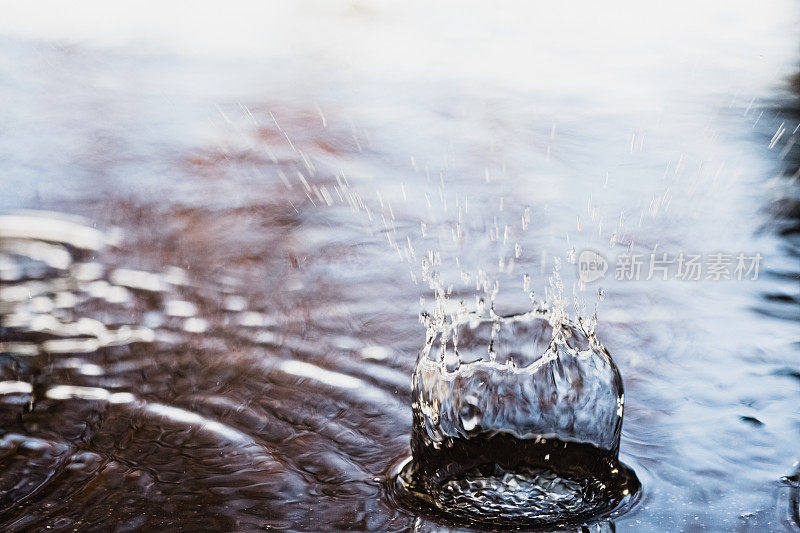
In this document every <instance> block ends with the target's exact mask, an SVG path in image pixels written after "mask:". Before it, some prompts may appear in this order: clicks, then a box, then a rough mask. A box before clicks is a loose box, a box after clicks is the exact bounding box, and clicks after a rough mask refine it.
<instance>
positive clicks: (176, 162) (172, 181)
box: [0, 1, 800, 531]
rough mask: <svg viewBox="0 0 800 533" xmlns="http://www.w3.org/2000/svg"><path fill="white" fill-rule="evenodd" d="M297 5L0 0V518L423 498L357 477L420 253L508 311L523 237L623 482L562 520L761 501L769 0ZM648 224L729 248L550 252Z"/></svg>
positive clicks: (406, 515)
mask: <svg viewBox="0 0 800 533" xmlns="http://www.w3.org/2000/svg"><path fill="white" fill-rule="evenodd" d="M298 9H299V10H298V11H297V12H294V11H291V10H290V11H291V12H289V13H287V12H284V11H280V10H278V11H276V12H275V13H267V14H264V13H261V12H259V13H257V14H256V15H258V16H256V15H253V14H249V15H248V13H249V12H247V10H245V11H244V12H243V13H239V14H237V16H236V17H234V19H235V21H236V23H237V24H236V25H234V24H232V23H231V22H232V20H233V19H230V18H229V17H227V18H226V17H224V16H221V18H220V19H219V20H218V21H217V22H216V23H215V24H216V25H218V28H217V26H215V24H211V26H209V27H203V26H202V25H198V22H197V19H198V17H200V18H202V17H201V15H202V13H203V12H204V11H203V10H198V11H197V12H191V10H187V12H186V13H182V14H181V16H182V17H185V18H184V19H182V20H183V22H184V23H185V25H184V26H181V25H180V24H175V25H174V27H170V25H169V21H170V20H176V19H173V18H170V17H174V16H175V14H174V13H169V12H167V13H165V14H164V17H163V18H159V17H145V18H146V19H147V20H146V23H145V22H141V23H139V22H137V20H139V18H138V17H137V16H133V15H135V10H133V11H132V15H131V17H129V20H128V22H127V23H125V24H123V23H121V22H119V21H116V22H113V21H112V22H107V24H108V26H103V27H105V28H106V30H104V31H103V32H100V33H99V34H96V33H94V32H93V31H90V30H87V29H86V27H85V26H84V25H82V24H81V22H80V21H81V20H83V19H82V18H81V17H88V18H86V20H89V21H91V20H93V19H92V18H91V16H89V15H90V14H87V13H81V11H80V10H77V12H76V13H77V14H66V15H64V17H65V19H64V20H65V21H64V24H63V25H62V26H58V27H59V28H60V29H58V30H57V31H56V30H53V29H52V28H50V27H49V26H47V25H44V26H42V28H39V29H36V28H34V29H31V28H30V27H29V25H24V24H19V25H13V24H12V23H3V26H2V29H3V32H2V34H0V35H1V36H0V100H2V102H4V103H3V105H2V106H0V207H2V209H4V212H5V214H4V215H3V218H0V280H1V282H2V286H1V287H0V315H2V316H1V317H0V320H2V322H0V342H2V344H0V351H1V352H2V354H1V355H0V432H1V434H0V528H2V529H3V530H6V531H39V530H45V529H47V528H49V530H55V531H73V530H76V529H77V530H86V531H107V530H118V531H134V530H142V531H147V530H154V529H161V530H164V531H173V530H184V531H206V530H208V531H222V530H239V531H252V530H265V529H285V530H293V531H324V530H357V531H404V530H415V531H434V530H443V531H447V530H454V529H458V526H457V525H454V524H452V523H450V522H448V521H447V520H443V521H442V520H439V519H437V518H436V517H435V516H431V515H430V513H428V512H427V511H425V510H424V509H423V508H422V507H420V508H419V509H418V510H416V511H415V510H414V508H413V507H411V508H409V506H407V505H401V504H399V502H398V500H397V499H396V498H395V496H394V495H393V493H392V490H393V489H392V485H391V482H390V480H391V475H392V474H393V473H395V472H396V469H397V467H398V464H399V462H400V461H402V460H403V459H404V458H405V457H407V456H408V455H409V454H410V436H411V429H412V428H411V426H412V416H411V408H410V405H411V400H412V398H411V388H410V385H411V374H412V371H413V368H414V364H415V360H416V357H417V354H418V353H419V350H420V348H421V347H422V346H423V344H424V343H425V329H424V328H423V327H422V326H421V325H420V323H419V320H418V314H419V313H420V312H421V311H429V310H430V308H431V307H432V305H433V300H434V298H433V294H432V292H431V290H430V289H429V288H428V285H427V283H426V281H425V280H424V278H425V276H426V275H427V274H428V273H430V272H431V271H436V272H438V273H439V274H440V276H441V279H442V280H444V284H445V286H446V288H447V289H448V290H449V291H450V296H449V300H450V301H452V302H454V305H455V304H457V303H458V301H460V300H463V301H464V302H465V305H466V306H475V305H476V301H477V300H478V299H481V298H483V299H485V300H488V299H489V298H490V297H491V294H492V292H493V289H494V282H495V281H497V282H498V283H499V285H498V287H499V290H498V293H497V294H496V295H495V305H496V306H497V308H498V311H503V310H505V311H518V310H520V309H524V308H525V306H527V305H528V294H527V292H528V291H527V290H523V289H526V287H525V285H526V283H525V282H523V274H527V275H528V276H529V279H530V281H529V284H530V289H532V290H535V291H536V295H537V298H538V299H539V301H541V300H543V299H546V298H545V294H544V293H545V290H546V289H548V283H549V282H548V278H549V275H550V273H551V271H552V268H553V264H554V257H559V258H560V259H561V263H562V265H561V271H562V276H563V278H564V286H565V290H564V292H565V294H566V295H567V299H568V306H569V307H571V306H572V295H573V289H574V291H575V294H577V295H578V296H579V297H580V299H581V300H582V301H585V302H586V305H587V308H588V311H587V313H588V314H589V315H590V314H591V313H592V310H593V306H594V304H595V302H596V300H597V297H596V293H597V290H598V288H600V287H602V288H603V292H604V297H603V301H602V302H600V306H599V324H598V328H597V335H598V337H599V338H600V339H601V340H602V342H603V343H604V345H605V346H606V347H607V348H608V350H609V352H610V353H611V354H612V355H613V357H614V360H615V362H616V364H617V366H618V367H619V369H620V372H621V374H622V377H623V379H624V382H625V419H624V424H623V427H622V435H621V444H620V459H621V461H622V462H623V463H624V464H626V465H627V466H628V467H630V468H631V469H632V470H633V471H634V472H635V473H636V476H637V477H638V479H639V481H640V483H641V490H640V492H639V494H638V496H637V501H636V502H635V505H633V506H632V508H631V509H629V510H627V512H625V513H623V514H620V515H619V516H614V517H607V518H606V519H605V520H603V521H601V522H599V523H594V524H593V525H592V526H591V527H592V528H593V530H599V531H608V530H618V531H619V530H623V531H625V530H632V531H705V530H709V531H793V530H795V529H796V528H797V527H798V526H797V524H798V495H797V494H798V492H797V491H798V482H797V474H796V470H797V465H796V461H797V460H798V458H799V457H800V450H799V449H798V442H800V438H799V437H800V409H799V408H798V405H800V377H799V376H800V344H799V343H798V338H800V337H798V333H800V328H799V327H798V318H800V314H799V313H798V310H800V293H798V290H799V289H798V287H799V286H800V281H798V273H799V272H800V266H799V265H800V252H799V250H800V242H798V236H799V235H800V231H799V230H798V227H799V226H798V224H800V211H799V210H798V198H800V189H799V188H798V183H799V182H798V168H800V151H799V150H800V142H797V140H798V139H800V132H799V131H798V130H797V128H796V126H797V125H798V123H800V111H798V110H800V103H798V85H797V82H796V80H797V74H796V72H797V42H798V39H797V37H798V36H797V31H796V27H797V25H796V24H795V23H794V22H795V21H796V19H797V13H796V6H794V5H793V4H792V3H790V2H780V1H775V2H769V3H768V4H767V5H766V6H764V7H763V8H762V9H761V10H759V11H755V12H754V11H752V9H753V8H752V7H751V6H747V5H745V4H744V3H742V4H738V3H734V4H732V5H731V6H730V7H729V8H728V9H726V10H724V11H722V12H721V11H720V10H718V9H716V8H715V9H709V8H702V7H697V6H694V5H691V6H690V5H689V4H688V3H686V4H684V3H681V2H677V3H675V5H674V6H672V7H669V8H661V9H662V11H659V12H658V13H655V14H653V13H650V12H648V11H646V10H644V9H643V8H641V7H637V6H635V5H633V4H632V5H628V6H626V7H625V8H622V7H620V8H618V9H617V10H603V12H602V13H600V12H594V11H591V10H589V11H581V10H575V11H572V10H571V9H569V8H563V9H554V10H553V12H552V13H549V12H548V13H529V14H527V15H526V16H521V15H520V13H518V12H517V11H518V10H517V9H511V10H503V9H498V10H497V11H496V12H492V13H490V14H487V13H482V14H481V13H478V12H477V11H475V10H477V8H474V9H473V10H472V11H470V10H464V11H463V12H462V11H458V10H457V11H453V10H452V9H444V8H442V9H439V10H436V9H431V11H430V12H429V13H428V16H426V17H422V18H423V19H424V24H423V26H422V27H417V26H416V25H415V24H413V21H415V20H419V18H420V17H419V16H418V15H417V14H413V16H412V15H410V14H404V13H405V11H402V10H398V9H395V8H390V7H383V8H379V7H374V8H371V7H368V6H366V5H361V4H354V5H352V6H348V7H347V8H344V7H342V8H334V9H330V10H328V11H326V10H321V11H320V12H317V11H314V10H312V9H310V8H307V7H306V8H298ZM212 11H213V10H212ZM454 13H457V14H455V15H454ZM467 14H469V16H467ZM453 17H456V19H453ZM9 20H12V22H13V20H14V19H13V17H11V18H10V19H9ZM31 20H34V19H31ZM268 20H269V21H270V22H269V24H268V23H267V22H266V21H268ZM273 20H274V21H275V22H272V21H273ZM475 20H481V21H482V22H481V23H480V24H477V23H476V22H474V21H475ZM165 21H166V22H165ZM120 24H122V27H123V29H122V30H121V29H120ZM127 24H129V25H130V28H132V29H130V28H128V25H127ZM265 24H268V25H269V26H270V27H273V29H274V31H273V32H264V31H263V25H265ZM12 26H14V27H12ZM142 27H146V28H149V29H148V31H147V32H144V30H141V28H142ZM181 27H183V28H186V27H188V28H198V34H199V35H205V36H210V35H214V36H215V37H214V38H213V39H211V38H210V37H203V38H202V39H201V41H202V43H201V44H204V46H201V45H199V44H197V42H195V41H193V40H192V39H196V38H198V37H197V36H193V35H188V36H187V35H186V34H187V33H189V34H191V33H192V32H191V31H188V32H187V31H184V30H180V29H179V28H181ZM331 27H333V28H335V31H333V30H331V29H330V28H331ZM609 27H618V28H625V30H624V31H622V30H620V31H618V32H614V31H608V28H609ZM126 28H128V29H126ZM159 28H161V29H162V30H164V28H166V30H164V32H163V34H162V33H158V31H160V30H159ZM287 28H288V29H287ZM293 28H299V29H302V30H303V31H302V32H299V31H294V30H293ZM215 29H218V30H219V31H218V32H215ZM123 30H124V31H123ZM201 30H202V31H201ZM126 32H127V33H126ZM309 32H310V33H311V34H314V35H317V36H318V38H317V39H308V38H307V37H305V36H306V35H308V34H309ZM315 32H316V33H315ZM173 33H175V34H176V35H178V36H179V37H176V38H175V40H176V41H178V44H175V42H173V39H171V38H167V37H165V35H166V36H170V35H172V34H173ZM301 33H302V35H301ZM140 34H141V35H140ZM238 34H242V35H243V37H242V38H243V39H244V40H245V41H247V43H245V44H246V45H242V44H241V43H239V42H238V41H237V40H236V39H234V38H233V37H231V35H234V36H235V35H238ZM262 34H263V35H262ZM131 35H132V36H133V37H131ZM496 35H503V36H504V37H503V38H502V39H501V38H499V37H498V38H496V39H490V37H491V36H496ZM577 36H581V37H580V39H579V38H578V37H577ZM134 37H135V38H134ZM262 37H263V39H262ZM248 39H250V40H248ZM309 41H310V42H311V44H308V42H309ZM364 42H373V43H375V44H374V46H368V47H367V46H363V43H364ZM396 42H405V43H409V44H408V46H407V47H405V48H403V50H398V49H397V47H396V46H395V45H394V43H396ZM254 43H256V44H254ZM354 43H358V46H355V45H354ZM242 50H244V52H243V51H242ZM793 75H794V78H792V76H793ZM792 79H794V80H795V81H794V82H792V81H791V80H792ZM20 210H44V211H47V213H41V212H33V213H32V212H25V213H21V212H20ZM67 214H70V215H78V216H80V217H81V218H80V219H79V220H73V219H68V220H67V219H65V218H64V217H65V216H66V215H67ZM9 217H12V218H9ZM13 217H17V218H13ZM19 217H22V218H19ZM53 220H58V221H59V222H57V223H53V222H52V221H53ZM609 243H611V244H609ZM515 244H516V245H519V246H518V247H516V246H515ZM656 245H657V246H658V252H659V253H660V252H669V253H671V254H677V253H679V252H686V253H703V254H711V253H716V252H725V253H730V254H737V253H739V252H745V253H748V254H751V253H756V252H759V253H760V254H762V256H763V258H764V260H763V262H762V264H761V275H760V276H759V278H758V280H755V281H737V280H728V281H713V280H704V281H696V282H693V281H677V280H671V281H665V282H662V281H660V280H658V279H653V280H650V281H638V282H636V281H615V280H614V279H613V275H611V276H608V277H607V278H606V279H605V280H604V281H602V282H598V283H595V284H591V285H588V286H587V287H586V288H585V291H583V292H581V290H580V286H579V285H577V284H576V283H575V281H576V273H575V266H574V265H572V264H570V256H571V255H572V254H571V253H570V252H571V251H572V250H575V251H577V252H580V251H581V250H582V249H583V248H592V249H596V250H599V251H600V252H601V253H603V254H606V255H608V256H609V257H611V256H613V255H616V254H617V253H619V252H622V251H625V250H633V251H635V252H641V253H643V254H649V253H651V252H652V251H653V249H654V247H655V246H656ZM421 299H422V300H421ZM580 305H582V303H581V302H579V306H580ZM584 456H585V454H584ZM483 474H486V473H483ZM583 479H585V478H583ZM567 489H568V487H567ZM567 489H565V490H567ZM602 501H603V503H608V501H609V500H608V499H602ZM554 529H564V528H561V527H560V526H554ZM565 529H578V530H580V526H576V525H569V526H565Z"/></svg>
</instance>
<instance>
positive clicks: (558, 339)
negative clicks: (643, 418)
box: [394, 279, 639, 527]
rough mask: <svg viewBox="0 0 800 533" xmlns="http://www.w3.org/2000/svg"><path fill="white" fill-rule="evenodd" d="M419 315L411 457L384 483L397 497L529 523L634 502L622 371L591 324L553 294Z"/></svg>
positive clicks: (478, 518) (475, 518)
mask: <svg viewBox="0 0 800 533" xmlns="http://www.w3.org/2000/svg"><path fill="white" fill-rule="evenodd" d="M559 284H560V282H559V281H558V280H557V279H556V280H555V281H554V282H553V286H552V287H551V298H553V299H555V300H556V301H558V295H559V294H560V292H559V289H560V285H559ZM439 318H440V319H441V315H440V316H439ZM426 324H427V326H428V333H427V342H426V344H425V347H424V348H423V350H422V352H421V354H420V357H419V359H418V361H417V365H416V368H415V372H414V376H413V381H412V383H413V396H412V398H413V403H412V410H413V415H414V425H413V429H412V437H411V448H412V460H411V461H409V462H407V463H406V464H405V465H404V466H403V467H402V469H401V470H400V471H399V473H398V475H397V477H396V478H395V484H394V489H395V491H396V493H397V494H398V497H399V499H400V500H401V502H404V503H406V504H407V505H410V506H413V507H415V508H417V509H420V508H421V509H423V510H428V511H430V512H433V513H435V514H437V515H438V516H439V517H441V518H444V519H446V520H451V521H452V520H454V521H456V522H459V523H461V522H466V523H468V524H472V525H481V524H485V525H502V524H507V525H515V526H519V525H532V526H536V527H538V526H542V525H547V524H565V523H587V522H589V521H593V520H596V519H598V518H599V517H604V516H608V515H609V514H610V513H612V512H620V511H621V509H622V507H623V506H626V505H629V504H630V503H631V502H633V501H634V500H635V497H636V493H637V491H638V487H639V484H638V480H637V479H636V476H635V475H634V473H633V472H632V471H631V470H630V469H628V468H627V467H625V465H623V464H622V463H620V462H619V460H618V450H619V441H620V433H621V428H622V414H623V404H624V395H623V387H622V380H621V378H620V375H619V372H618V371H617V368H616V366H615V365H614V362H613V361H612V359H611V357H610V355H609V353H608V351H607V350H606V349H605V348H604V347H603V346H602V344H600V342H599V341H598V340H597V339H596V338H595V336H594V332H593V328H591V329H589V328H588V327H587V324H584V322H583V321H581V320H579V321H577V322H572V321H570V320H569V319H568V316H567V314H566V313H565V312H564V309H563V303H559V304H558V305H553V306H551V307H550V308H549V309H542V308H539V309H535V310H532V311H530V312H528V313H525V314H521V315H514V316H507V317H501V316H498V315H496V314H495V313H494V311H493V309H491V308H490V309H489V314H488V316H481V315H479V314H476V313H466V312H463V311H462V312H460V313H455V314H452V315H450V317H449V320H439V321H437V320H436V317H435V316H434V317H427V320H426Z"/></svg>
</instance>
